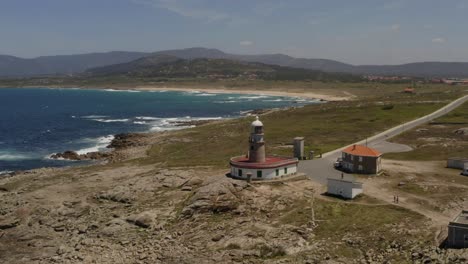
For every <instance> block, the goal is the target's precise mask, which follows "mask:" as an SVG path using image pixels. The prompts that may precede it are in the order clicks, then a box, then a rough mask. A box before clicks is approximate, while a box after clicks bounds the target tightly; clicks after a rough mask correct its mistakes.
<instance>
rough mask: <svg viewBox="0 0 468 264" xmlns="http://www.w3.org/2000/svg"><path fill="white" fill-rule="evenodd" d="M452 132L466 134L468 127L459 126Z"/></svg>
mask: <svg viewBox="0 0 468 264" xmlns="http://www.w3.org/2000/svg"><path fill="white" fill-rule="evenodd" d="M453 133H455V134H457V135H468V127H463V128H459V129H457V130H455V131H453Z"/></svg>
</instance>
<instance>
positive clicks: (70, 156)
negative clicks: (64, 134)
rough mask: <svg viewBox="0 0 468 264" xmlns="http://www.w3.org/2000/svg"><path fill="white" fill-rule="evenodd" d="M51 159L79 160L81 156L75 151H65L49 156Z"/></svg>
mask: <svg viewBox="0 0 468 264" xmlns="http://www.w3.org/2000/svg"><path fill="white" fill-rule="evenodd" d="M50 158H51V159H66V160H81V159H82V158H81V156H80V155H79V154H78V153H76V152H75V151H71V150H67V151H65V152H63V153H57V154H53V155H52V156H50Z"/></svg>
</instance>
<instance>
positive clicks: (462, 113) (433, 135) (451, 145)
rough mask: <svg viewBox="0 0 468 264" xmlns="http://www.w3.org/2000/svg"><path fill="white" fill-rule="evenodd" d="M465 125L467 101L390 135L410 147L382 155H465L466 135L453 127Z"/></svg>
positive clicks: (414, 157) (436, 157)
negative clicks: (409, 128)
mask: <svg viewBox="0 0 468 264" xmlns="http://www.w3.org/2000/svg"><path fill="white" fill-rule="evenodd" d="M466 127H468V103H465V104H463V105H462V106H460V107H459V108H457V109H455V110H454V111H452V112H450V113H448V114H447V115H444V116H442V117H440V118H438V119H436V120H434V121H433V122H431V123H430V124H426V125H423V126H420V127H418V128H416V129H413V130H411V131H408V132H406V133H404V134H402V135H399V136H398V137H396V138H394V139H393V140H392V142H396V143H401V144H406V145H409V146H411V147H412V148H413V149H414V150H413V151H410V152H404V153H390V154H386V155H385V156H384V157H385V158H388V159H399V160H446V159H448V158H450V157H468V142H467V139H468V135H460V134H455V133H454V131H455V130H457V129H460V128H466Z"/></svg>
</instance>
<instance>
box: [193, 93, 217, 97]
mask: <svg viewBox="0 0 468 264" xmlns="http://www.w3.org/2000/svg"><path fill="white" fill-rule="evenodd" d="M216 95H217V94H214V93H199V94H197V95H196V96H216Z"/></svg>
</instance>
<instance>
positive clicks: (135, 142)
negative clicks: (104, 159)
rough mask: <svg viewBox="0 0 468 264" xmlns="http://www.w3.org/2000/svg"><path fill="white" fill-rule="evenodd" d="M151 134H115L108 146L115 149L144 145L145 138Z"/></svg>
mask: <svg viewBox="0 0 468 264" xmlns="http://www.w3.org/2000/svg"><path fill="white" fill-rule="evenodd" d="M146 137H149V135H146V134H143V133H121V134H117V135H115V136H114V139H113V140H112V142H111V143H110V144H109V146H107V147H108V148H113V149H124V148H129V147H137V146H144V145H146V142H145V141H144V139H145V138H146Z"/></svg>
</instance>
